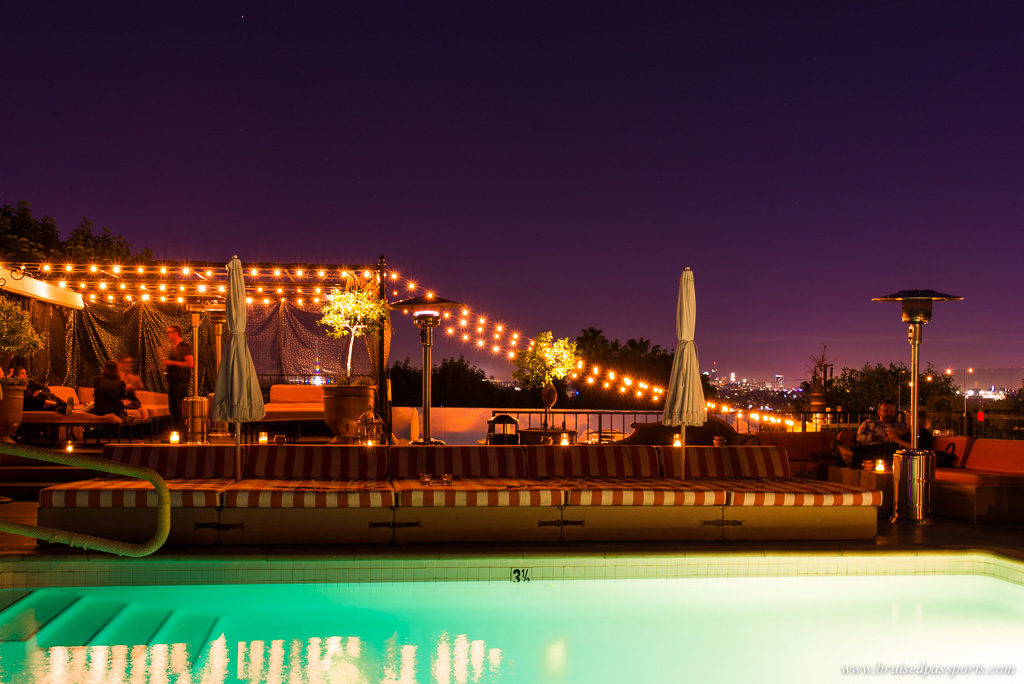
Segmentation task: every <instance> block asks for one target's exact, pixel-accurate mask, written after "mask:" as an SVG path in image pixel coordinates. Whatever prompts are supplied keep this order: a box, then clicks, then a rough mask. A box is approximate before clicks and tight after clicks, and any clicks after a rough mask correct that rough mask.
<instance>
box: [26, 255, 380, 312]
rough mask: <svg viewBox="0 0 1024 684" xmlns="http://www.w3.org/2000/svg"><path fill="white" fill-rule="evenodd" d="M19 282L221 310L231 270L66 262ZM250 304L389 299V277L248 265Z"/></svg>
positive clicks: (90, 298) (187, 264)
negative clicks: (366, 294) (361, 295)
mask: <svg viewBox="0 0 1024 684" xmlns="http://www.w3.org/2000/svg"><path fill="white" fill-rule="evenodd" d="M8 268H10V269H11V273H12V274H14V276H15V277H18V276H19V275H20V276H29V277H31V278H34V279H36V280H40V281H42V282H45V283H47V284H49V285H52V286H54V287H56V288H59V289H63V290H67V291H69V292H74V293H78V294H79V295H81V297H82V301H83V302H84V303H85V304H89V303H108V304H118V303H121V304H129V305H130V304H132V303H135V302H140V301H143V302H145V301H159V302H165V303H178V304H184V305H189V306H198V307H202V308H205V309H216V308H223V305H224V302H225V300H226V298H227V291H228V277H227V267H226V265H225V264H223V263H219V262H207V261H159V262H152V263H145V264H116V263H98V262H88V263H84V262H64V263H34V264H9V265H8ZM244 268H245V289H246V299H247V302H248V303H249V304H257V305H258V304H270V303H272V302H280V301H287V302H289V303H291V304H293V305H298V306H307V305H318V304H320V303H321V301H323V299H324V298H325V297H326V296H327V295H328V294H329V293H330V292H331V290H353V289H358V290H374V291H377V292H378V293H379V294H380V296H381V297H384V296H385V294H386V287H385V283H386V282H387V281H388V280H389V279H392V280H393V279H397V274H394V273H391V274H389V273H388V272H387V270H386V265H385V262H384V259H383V257H381V259H380V261H379V262H377V263H375V264H308V263H307V264H298V263H290V264H272V263H265V262H259V263H247V264H244Z"/></svg>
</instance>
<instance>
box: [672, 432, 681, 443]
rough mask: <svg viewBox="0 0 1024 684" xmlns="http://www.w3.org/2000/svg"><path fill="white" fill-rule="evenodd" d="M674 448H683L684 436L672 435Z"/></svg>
mask: <svg viewBox="0 0 1024 684" xmlns="http://www.w3.org/2000/svg"><path fill="white" fill-rule="evenodd" d="M672 446H674V447H681V446H683V436H682V435H681V434H680V433H678V432H677V433H676V434H674V435H672Z"/></svg>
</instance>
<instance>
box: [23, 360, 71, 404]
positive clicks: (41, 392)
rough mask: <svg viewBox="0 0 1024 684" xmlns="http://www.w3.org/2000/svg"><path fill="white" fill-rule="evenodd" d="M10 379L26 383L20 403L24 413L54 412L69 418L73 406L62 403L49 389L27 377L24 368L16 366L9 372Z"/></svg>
mask: <svg viewBox="0 0 1024 684" xmlns="http://www.w3.org/2000/svg"><path fill="white" fill-rule="evenodd" d="M11 377H12V378H20V379H22V380H27V381H28V386H26V387H25V398H24V400H23V401H22V410H24V411H56V412H57V413H62V414H64V415H65V416H70V415H71V412H72V411H73V410H74V408H75V407H74V406H72V405H71V404H69V403H68V402H66V401H64V400H63V399H61V398H60V397H58V396H57V395H56V394H54V393H53V392H51V391H50V388H49V387H47V386H46V385H44V384H42V383H38V382H36V381H35V380H32V379H31V378H29V377H28V371H27V370H25V367H24V366H18V367H17V368H15V369H13V370H12V371H11Z"/></svg>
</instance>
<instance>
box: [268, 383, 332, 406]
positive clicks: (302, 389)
mask: <svg viewBox="0 0 1024 684" xmlns="http://www.w3.org/2000/svg"><path fill="white" fill-rule="evenodd" d="M270 403H271V404H279V403H280V404H286V403H291V404H320V409H321V411H322V410H323V404H324V388H323V387H318V386H317V385H271V386H270Z"/></svg>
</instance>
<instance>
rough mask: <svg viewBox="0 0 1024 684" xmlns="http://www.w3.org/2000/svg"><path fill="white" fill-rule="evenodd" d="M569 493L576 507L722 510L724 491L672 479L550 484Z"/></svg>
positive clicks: (567, 500)
mask: <svg viewBox="0 0 1024 684" xmlns="http://www.w3.org/2000/svg"><path fill="white" fill-rule="evenodd" d="M548 482H550V483H551V484H554V485H556V486H558V487H560V488H561V489H562V490H563V491H564V492H565V503H567V504H569V505H572V506H722V505H724V504H725V502H726V499H727V497H728V494H727V492H726V491H725V490H724V489H721V488H716V487H714V486H711V485H708V484H705V483H702V482H696V481H687V482H681V481H679V480H673V479H668V478H653V477H617V478H585V479H568V478H559V479H556V480H548Z"/></svg>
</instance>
